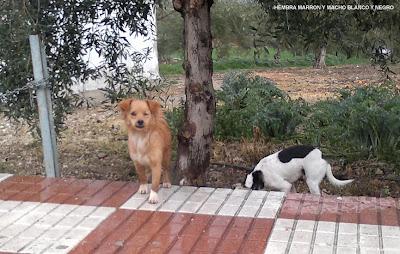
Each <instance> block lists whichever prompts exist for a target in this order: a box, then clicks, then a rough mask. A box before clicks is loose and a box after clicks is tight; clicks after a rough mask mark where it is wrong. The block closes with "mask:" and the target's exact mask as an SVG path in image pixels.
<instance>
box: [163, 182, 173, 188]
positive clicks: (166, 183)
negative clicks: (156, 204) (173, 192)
mask: <svg viewBox="0 0 400 254" xmlns="http://www.w3.org/2000/svg"><path fill="white" fill-rule="evenodd" d="M171 186H172V185H171V183H169V182H165V183H163V184H162V187H163V188H168V189H169V188H171Z"/></svg>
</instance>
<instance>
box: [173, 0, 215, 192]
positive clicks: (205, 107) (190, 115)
mask: <svg viewBox="0 0 400 254" xmlns="http://www.w3.org/2000/svg"><path fill="white" fill-rule="evenodd" d="M212 4H213V1H212V0H173V5H174V8H175V10H176V11H178V12H180V13H181V15H182V17H183V20H184V47H185V50H184V51H185V54H184V64H183V67H184V69H185V95H186V102H185V115H184V117H185V119H184V123H183V125H182V128H181V130H180V131H179V133H178V158H177V163H176V171H177V173H181V174H182V175H183V176H184V178H183V180H185V182H186V183H187V184H191V185H197V186H201V185H204V184H205V170H206V169H207V168H208V167H209V164H210V157H211V149H212V141H213V124H214V115H215V93H214V88H213V85H212V73H213V66H212V59H211V52H212V37H211V18H210V8H211V5H212Z"/></svg>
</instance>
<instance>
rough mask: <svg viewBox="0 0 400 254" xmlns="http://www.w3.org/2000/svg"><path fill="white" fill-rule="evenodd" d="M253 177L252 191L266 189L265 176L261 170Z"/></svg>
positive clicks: (254, 173)
mask: <svg viewBox="0 0 400 254" xmlns="http://www.w3.org/2000/svg"><path fill="white" fill-rule="evenodd" d="M252 175H253V185H252V186H251V189H252V190H262V189H264V174H263V172H261V170H257V171H254V172H253V173H252Z"/></svg>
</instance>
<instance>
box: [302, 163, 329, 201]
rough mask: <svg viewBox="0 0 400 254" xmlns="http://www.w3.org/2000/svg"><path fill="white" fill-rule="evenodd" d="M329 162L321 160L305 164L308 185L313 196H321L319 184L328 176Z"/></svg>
mask: <svg viewBox="0 0 400 254" xmlns="http://www.w3.org/2000/svg"><path fill="white" fill-rule="evenodd" d="M326 165H327V162H326V161H325V160H323V159H322V158H320V159H318V158H317V159H313V160H307V161H305V162H304V172H305V175H306V179H307V180H306V183H307V185H308V188H309V189H310V192H311V193H312V194H316V195H321V191H320V189H319V184H320V183H321V181H322V179H324V177H325V174H326Z"/></svg>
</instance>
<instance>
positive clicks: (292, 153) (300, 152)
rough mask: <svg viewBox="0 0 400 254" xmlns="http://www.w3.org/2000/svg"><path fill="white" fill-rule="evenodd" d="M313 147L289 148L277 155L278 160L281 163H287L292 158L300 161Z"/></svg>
mask: <svg viewBox="0 0 400 254" xmlns="http://www.w3.org/2000/svg"><path fill="white" fill-rule="evenodd" d="M314 149H315V147H313V146H307V145H299V146H291V147H288V148H286V149H283V150H282V151H280V152H279V153H278V159H279V160H280V161H281V162H282V163H287V162H289V161H291V160H292V159H294V158H298V159H302V158H304V157H306V156H307V155H308V154H309V153H310V152H311V151H312V150H314Z"/></svg>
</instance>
